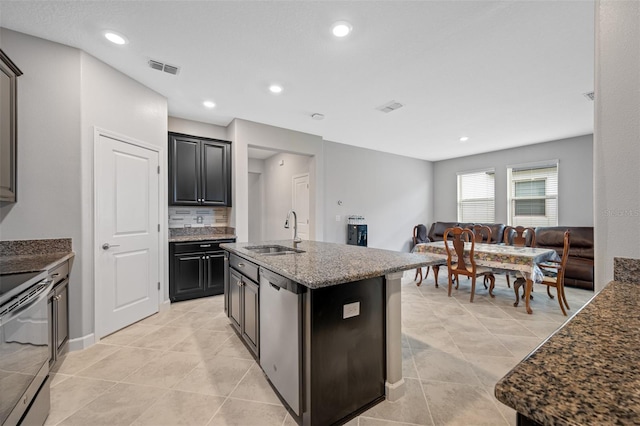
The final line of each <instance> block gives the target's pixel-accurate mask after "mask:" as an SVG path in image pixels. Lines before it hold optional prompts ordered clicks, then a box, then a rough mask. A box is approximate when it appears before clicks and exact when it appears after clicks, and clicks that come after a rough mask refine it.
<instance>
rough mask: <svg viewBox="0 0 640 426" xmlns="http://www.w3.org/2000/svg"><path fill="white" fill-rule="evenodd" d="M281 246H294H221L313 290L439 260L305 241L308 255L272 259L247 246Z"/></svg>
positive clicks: (288, 242)
mask: <svg viewBox="0 0 640 426" xmlns="http://www.w3.org/2000/svg"><path fill="white" fill-rule="evenodd" d="M256 245H281V246H286V247H293V242H292V241H291V240H283V241H265V242H260V243H224V244H221V245H220V246H221V247H222V248H224V249H226V250H228V251H230V252H232V253H235V254H238V255H240V256H242V257H245V258H247V259H249V260H251V261H253V262H255V263H257V264H258V265H260V266H263V267H265V268H266V269H269V270H271V271H273V272H275V273H277V274H280V275H282V276H284V277H286V278H289V279H291V280H293V281H295V282H297V283H300V284H302V285H304V286H306V287H309V288H321V287H328V286H331V285H335V284H341V283H345V282H351V281H358V280H362V279H366V278H372V277H379V276H382V275H386V274H388V273H391V272H399V271H405V270H408V269H413V268H417V267H419V266H425V265H427V264H429V263H430V262H431V261H434V260H438V259H436V258H435V257H434V258H431V257H430V256H428V255H425V254H412V253H401V252H397V251H391V250H381V249H374V248H367V247H359V246H352V245H345V244H335V243H324V242H319V241H303V242H301V243H299V244H298V245H297V249H299V250H304V253H296V254H286V255H277V256H273V255H271V256H269V255H264V254H257V253H255V252H252V251H250V250H247V249H245V247H249V246H256Z"/></svg>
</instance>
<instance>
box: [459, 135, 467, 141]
mask: <svg viewBox="0 0 640 426" xmlns="http://www.w3.org/2000/svg"><path fill="white" fill-rule="evenodd" d="M468 140H469V137H467V136H463V137H461V138H460V142H466V141H468Z"/></svg>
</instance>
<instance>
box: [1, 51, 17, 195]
mask: <svg viewBox="0 0 640 426" xmlns="http://www.w3.org/2000/svg"><path fill="white" fill-rule="evenodd" d="M20 75H22V72H21V71H20V69H18V67H17V66H16V65H15V64H14V63H13V62H12V61H11V59H9V57H8V56H7V55H5V54H4V52H3V51H2V50H0V201H4V202H9V203H15V202H16V193H17V191H16V176H17V171H16V167H17V159H16V150H17V137H18V135H17V134H18V131H17V128H18V117H17V113H16V111H17V106H16V101H17V98H18V90H17V82H16V79H17V77H18V76H20Z"/></svg>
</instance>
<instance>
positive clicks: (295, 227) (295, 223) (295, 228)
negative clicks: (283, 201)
mask: <svg viewBox="0 0 640 426" xmlns="http://www.w3.org/2000/svg"><path fill="white" fill-rule="evenodd" d="M291 213H293V244H294V245H295V244H298V243H301V242H302V238H300V237H298V215H297V214H296V211H295V210H289V213H287V220H285V221H284V227H285V228H286V229H289V218H290V217H291Z"/></svg>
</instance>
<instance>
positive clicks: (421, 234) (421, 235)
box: [413, 224, 429, 246]
mask: <svg viewBox="0 0 640 426" xmlns="http://www.w3.org/2000/svg"><path fill="white" fill-rule="evenodd" d="M427 242H429V238H428V237H427V227H426V226H424V225H423V224H419V225H416V226H414V227H413V245H414V246H415V245H416V244H422V243H427Z"/></svg>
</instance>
